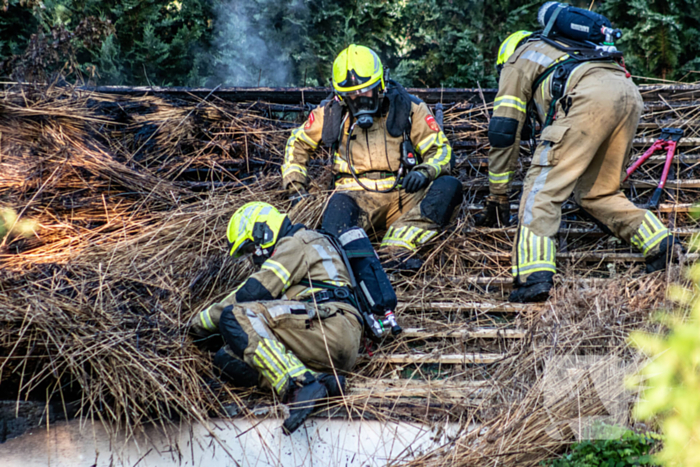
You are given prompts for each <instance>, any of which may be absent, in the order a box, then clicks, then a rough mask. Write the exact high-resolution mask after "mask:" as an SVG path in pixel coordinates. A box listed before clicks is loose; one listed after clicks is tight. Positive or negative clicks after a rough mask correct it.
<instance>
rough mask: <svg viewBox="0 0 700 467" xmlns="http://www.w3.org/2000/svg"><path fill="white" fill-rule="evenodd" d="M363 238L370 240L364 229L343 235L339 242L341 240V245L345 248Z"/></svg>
mask: <svg viewBox="0 0 700 467" xmlns="http://www.w3.org/2000/svg"><path fill="white" fill-rule="evenodd" d="M361 238H368V237H367V234H366V233H365V231H364V230H362V229H350V230H348V231H347V232H345V233H344V234H343V235H341V236H340V237H338V240H340V244H341V245H343V246H345V245H347V244H348V243H350V242H354V241H355V240H360V239H361Z"/></svg>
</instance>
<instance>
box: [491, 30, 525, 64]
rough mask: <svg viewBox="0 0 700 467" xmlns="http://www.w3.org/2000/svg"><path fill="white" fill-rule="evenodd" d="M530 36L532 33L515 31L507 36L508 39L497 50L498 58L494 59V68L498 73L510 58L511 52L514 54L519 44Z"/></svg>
mask: <svg viewBox="0 0 700 467" xmlns="http://www.w3.org/2000/svg"><path fill="white" fill-rule="evenodd" d="M531 35H532V32H530V31H517V32H514V33H513V34H511V35H510V36H508V38H507V39H506V40H504V41H503V42H502V43H501V46H500V47H499V48H498V58H497V59H496V68H497V69H498V71H499V72H500V71H501V68H503V65H505V64H506V62H507V61H508V59H509V58H510V56H511V55H513V52H515V49H517V48H518V46H519V45H520V43H521V42H522V41H523V40H525V39H527V38H528V37H530V36H531Z"/></svg>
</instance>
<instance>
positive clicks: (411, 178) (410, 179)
mask: <svg viewBox="0 0 700 467" xmlns="http://www.w3.org/2000/svg"><path fill="white" fill-rule="evenodd" d="M429 183H430V179H429V178H428V176H427V175H426V174H424V173H423V172H422V171H421V170H420V169H413V170H411V173H409V174H408V175H406V177H405V178H404V179H403V188H404V190H406V193H415V192H416V191H418V190H420V189H423V188H425V187H426V186H428V184H429Z"/></svg>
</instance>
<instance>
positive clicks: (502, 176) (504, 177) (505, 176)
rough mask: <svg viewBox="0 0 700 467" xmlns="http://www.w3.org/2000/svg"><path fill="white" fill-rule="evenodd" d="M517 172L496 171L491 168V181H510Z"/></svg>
mask: <svg viewBox="0 0 700 467" xmlns="http://www.w3.org/2000/svg"><path fill="white" fill-rule="evenodd" d="M514 173H515V172H503V173H495V172H491V171H490V170H489V183H496V184H498V183H508V182H510V180H511V179H512V178H513V174H514Z"/></svg>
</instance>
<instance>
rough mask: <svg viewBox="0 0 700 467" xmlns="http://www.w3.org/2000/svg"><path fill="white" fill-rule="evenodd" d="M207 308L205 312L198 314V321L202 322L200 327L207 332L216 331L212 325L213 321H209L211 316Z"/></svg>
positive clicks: (215, 327)
mask: <svg viewBox="0 0 700 467" xmlns="http://www.w3.org/2000/svg"><path fill="white" fill-rule="evenodd" d="M209 308H211V307H208V308H207V309H206V310H203V311H200V312H199V319H200V321H201V322H202V327H204V329H206V330H207V331H212V332H213V331H216V329H217V326H215V325H214V321H212V319H211V315H210V314H209Z"/></svg>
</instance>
